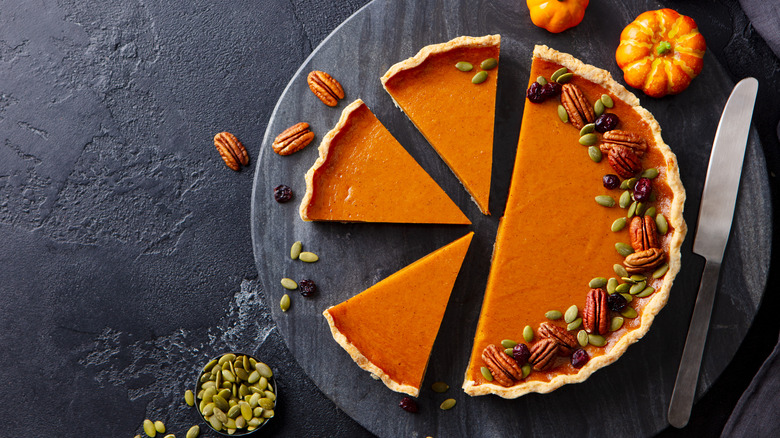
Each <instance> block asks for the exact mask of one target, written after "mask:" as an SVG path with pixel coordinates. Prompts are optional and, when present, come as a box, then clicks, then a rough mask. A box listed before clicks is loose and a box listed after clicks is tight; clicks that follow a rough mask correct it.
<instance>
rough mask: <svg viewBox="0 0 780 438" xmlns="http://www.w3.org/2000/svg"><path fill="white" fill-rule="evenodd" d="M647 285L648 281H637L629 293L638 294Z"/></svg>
mask: <svg viewBox="0 0 780 438" xmlns="http://www.w3.org/2000/svg"><path fill="white" fill-rule="evenodd" d="M646 285H647V282H646V281H640V282H639V283H636V284H635V285H633V286H631V289H629V290H628V293H630V294H631V295H636V294H638V293H639V292H642V291H643V290H644V289H645V286H646Z"/></svg>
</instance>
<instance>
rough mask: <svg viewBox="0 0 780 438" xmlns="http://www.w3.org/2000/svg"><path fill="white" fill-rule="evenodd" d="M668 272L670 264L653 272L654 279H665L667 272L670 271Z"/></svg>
mask: <svg viewBox="0 0 780 438" xmlns="http://www.w3.org/2000/svg"><path fill="white" fill-rule="evenodd" d="M668 270H669V264H668V263H664V264H663V265H661V267H660V268H658V269H656V270H655V271H653V278H661V277H663V276H664V274H666V271H668Z"/></svg>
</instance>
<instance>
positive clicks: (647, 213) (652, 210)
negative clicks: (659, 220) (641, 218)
mask: <svg viewBox="0 0 780 438" xmlns="http://www.w3.org/2000/svg"><path fill="white" fill-rule="evenodd" d="M655 212H656V210H655V207H650V208H648V209H647V210H645V216H650V217H652V218H655Z"/></svg>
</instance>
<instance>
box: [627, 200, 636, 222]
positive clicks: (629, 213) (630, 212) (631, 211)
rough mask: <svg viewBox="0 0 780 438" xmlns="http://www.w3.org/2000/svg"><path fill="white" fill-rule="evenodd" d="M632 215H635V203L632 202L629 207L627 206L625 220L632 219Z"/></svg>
mask: <svg viewBox="0 0 780 438" xmlns="http://www.w3.org/2000/svg"><path fill="white" fill-rule="evenodd" d="M634 214H636V201H634V202H632V203H631V205H630V206H628V211H627V212H626V218H628V219H631V218H632V217H634Z"/></svg>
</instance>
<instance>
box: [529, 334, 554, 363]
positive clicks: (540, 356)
mask: <svg viewBox="0 0 780 438" xmlns="http://www.w3.org/2000/svg"><path fill="white" fill-rule="evenodd" d="M559 347H560V345H559V344H558V342H557V341H555V340H554V339H551V338H542V339H540V340H539V341H538V342H537V343H535V344H534V346H533V347H531V357H529V358H528V362H529V363H530V364H531V367H533V369H535V370H536V371H545V370H549V369H550V368H552V366H553V364H554V363H555V357H556V356H557V355H558V348H559Z"/></svg>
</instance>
